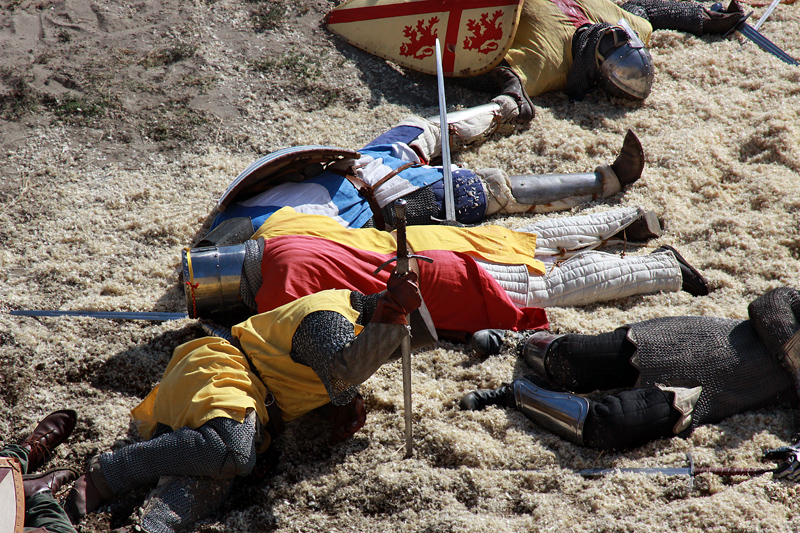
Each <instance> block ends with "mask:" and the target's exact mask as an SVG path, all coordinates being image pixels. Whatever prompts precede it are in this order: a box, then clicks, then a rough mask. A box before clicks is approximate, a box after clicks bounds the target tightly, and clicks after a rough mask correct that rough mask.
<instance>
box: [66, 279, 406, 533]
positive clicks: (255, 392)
mask: <svg viewBox="0 0 800 533" xmlns="http://www.w3.org/2000/svg"><path fill="white" fill-rule="evenodd" d="M384 289H385V290H382V291H380V292H378V293H375V294H362V293H359V292H356V291H349V290H331V291H323V292H319V293H317V294H313V295H310V296H306V297H304V298H300V299H297V300H294V301H292V302H291V303H288V304H286V305H284V306H281V307H278V308H277V309H274V310H271V311H269V312H267V313H262V314H259V315H256V316H253V317H251V318H249V319H248V320H246V321H244V322H242V323H240V324H237V325H235V326H234V327H233V328H232V329H226V328H217V327H214V326H213V325H211V326H209V325H207V326H206V327H207V328H208V332H209V333H210V336H208V337H203V338H198V339H195V340H192V341H189V342H187V343H185V344H182V345H181V346H178V347H177V348H175V351H174V353H173V356H172V359H171V360H170V362H169V364H168V366H167V369H166V371H165V372H164V376H163V377H162V379H161V382H160V383H159V385H157V386H156V388H154V389H153V391H152V392H151V393H150V394H149V395H148V396H147V397H146V398H145V399H144V400H143V401H142V402H141V403H140V404H139V405H138V406H137V407H135V408H134V409H133V410H132V412H131V414H132V416H133V419H134V422H135V423H136V425H137V426H138V429H139V433H140V435H141V436H142V437H143V438H145V439H148V440H144V441H141V442H136V443H134V444H130V445H127V446H122V447H119V448H116V449H115V450H113V451H110V452H106V453H102V454H100V455H98V456H95V457H94V458H92V460H91V461H90V462H89V466H88V468H87V471H86V473H84V474H83V475H82V476H81V477H80V478H79V479H78V480H77V481H76V482H75V485H74V486H73V489H72V491H71V492H70V494H69V496H68V498H67V501H66V505H65V507H66V509H67V511H68V513H69V514H70V517H71V519H72V520H73V521H74V522H75V523H77V522H78V520H80V519H81V518H82V517H83V516H85V515H86V514H87V513H91V512H93V511H95V510H97V509H98V508H99V506H100V505H101V504H103V503H104V502H107V501H110V500H113V499H115V498H118V497H120V496H122V495H124V494H127V493H129V492H131V491H134V490H136V489H138V488H140V487H152V488H154V490H153V491H152V492H151V493H150V494H149V495H148V496H147V500H146V502H145V504H144V506H143V509H142V511H141V513H138V515H137V516H136V517H134V520H133V521H134V524H132V526H134V527H135V528H136V529H135V531H146V532H148V533H168V532H173V531H183V530H185V529H186V528H188V527H189V526H191V525H192V524H193V523H194V522H196V521H197V520H199V519H201V518H203V517H205V516H207V515H209V514H210V513H212V512H213V511H214V510H215V509H216V508H217V507H218V506H219V505H220V504H221V503H222V502H223V501H224V499H225V498H226V497H227V495H228V491H229V489H230V487H231V485H232V483H233V481H234V479H235V477H237V476H246V475H248V474H249V473H250V472H251V471H252V470H253V468H254V465H255V463H256V456H257V454H258V453H259V452H263V451H264V450H265V449H266V448H267V446H268V445H269V443H270V440H271V439H273V438H275V437H276V436H277V435H279V434H280V433H281V431H282V429H283V423H284V422H289V421H291V420H293V419H296V418H298V417H300V416H303V415H304V414H306V413H308V412H310V411H312V410H314V409H317V408H321V407H323V406H326V405H328V404H333V406H346V407H347V408H346V409H340V410H335V412H336V413H337V415H338V416H334V421H335V422H336V423H337V425H335V426H334V428H333V436H332V440H333V441H334V442H338V441H339V440H342V439H344V438H347V437H348V436H350V435H352V434H353V433H355V431H357V430H358V429H359V428H360V427H362V426H363V424H364V420H365V416H366V415H365V412H364V405H363V400H362V399H361V397H360V396H359V394H358V389H359V385H360V384H361V383H363V382H364V381H366V380H367V379H369V377H370V376H372V374H374V373H375V372H376V371H377V370H378V369H379V368H380V367H381V366H382V365H383V364H385V363H387V362H389V361H392V360H394V359H395V358H398V357H400V350H399V347H400V343H401V341H402V339H403V338H404V336H405V335H407V334H408V332H407V328H408V326H407V323H406V315H407V314H409V313H410V312H412V311H413V310H414V309H416V308H417V307H418V306H419V305H420V301H421V300H420V294H419V289H418V287H417V283H416V275H415V274H414V273H413V272H412V273H410V274H408V275H406V276H404V277H399V276H396V275H392V276H391V277H389V280H388V283H387V285H385V286H384ZM417 347H419V346H417ZM130 531H133V529H130Z"/></svg>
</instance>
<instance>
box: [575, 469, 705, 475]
mask: <svg viewBox="0 0 800 533" xmlns="http://www.w3.org/2000/svg"><path fill="white" fill-rule="evenodd" d="M618 472H621V473H631V474H649V475H654V474H664V475H666V476H691V475H692V469H691V468H687V467H683V468H585V469H583V470H577V471H576V474H580V475H581V476H583V477H588V478H597V477H602V476H607V475H609V474H616V473H618Z"/></svg>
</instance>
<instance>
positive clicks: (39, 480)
mask: <svg viewBox="0 0 800 533" xmlns="http://www.w3.org/2000/svg"><path fill="white" fill-rule="evenodd" d="M78 475H79V474H78V472H77V471H75V470H73V469H72V468H53V469H52V470H48V471H47V472H44V473H42V474H30V475H25V476H22V486H23V487H24V488H25V498H26V499H27V498H30V497H31V496H34V495H36V494H39V493H40V492H44V491H46V490H49V491H50V492H52V493H53V494H55V493H56V492H58V491H59V489H61V487H63V486H64V485H66V484H67V483H69V482H71V481H74V480H76V479H77V478H78Z"/></svg>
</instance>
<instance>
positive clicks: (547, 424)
mask: <svg viewBox="0 0 800 533" xmlns="http://www.w3.org/2000/svg"><path fill="white" fill-rule="evenodd" d="M511 385H512V387H514V400H515V402H516V404H517V410H518V411H519V412H520V413H522V414H524V415H525V416H526V417H528V418H529V419H530V420H531V421H533V422H534V423H536V424H538V425H540V426H542V427H543V428H545V429H547V430H549V431H552V432H553V433H555V434H556V435H558V436H559V437H562V438H564V439H567V440H568V441H570V442H574V443H575V444H578V445H580V446H583V425H584V422H585V421H586V417H587V416H588V414H589V400H587V399H586V398H584V397H582V396H576V395H574V394H569V393H566V392H555V391H550V390H547V389H543V388H541V387H539V386H537V385H535V384H534V383H533V382H531V381H529V380H527V379H525V378H519V379H516V380H514V382H513V383H512V384H511Z"/></svg>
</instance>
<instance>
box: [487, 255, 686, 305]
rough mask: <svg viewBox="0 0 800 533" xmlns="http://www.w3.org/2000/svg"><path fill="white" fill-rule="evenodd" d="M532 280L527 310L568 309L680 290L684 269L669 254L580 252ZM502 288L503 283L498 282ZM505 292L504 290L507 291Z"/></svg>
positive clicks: (550, 266)
mask: <svg viewBox="0 0 800 533" xmlns="http://www.w3.org/2000/svg"><path fill="white" fill-rule="evenodd" d="M547 267H548V271H547V273H546V274H545V275H544V276H530V278H529V291H528V301H527V306H528V307H569V306H577V305H586V304H589V303H596V302H604V301H607V300H615V299H618V298H625V297H628V296H633V295H636V294H649V293H653V292H658V291H665V292H675V291H678V290H679V289H680V288H681V283H682V276H681V268H680V266H679V264H678V261H677V260H676V259H675V256H674V255H672V254H671V253H669V252H659V253H652V254H648V255H635V256H634V255H627V256H624V257H621V256H618V255H615V254H608V253H605V252H581V253H579V254H577V255H575V256H574V257H571V258H570V259H567V260H566V261H564V262H561V263H555V264H552V265H547ZM498 282H499V283H500V285H501V286H503V283H504V282H503V280H501V279H498ZM504 288H505V287H504Z"/></svg>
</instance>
